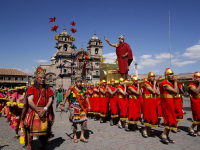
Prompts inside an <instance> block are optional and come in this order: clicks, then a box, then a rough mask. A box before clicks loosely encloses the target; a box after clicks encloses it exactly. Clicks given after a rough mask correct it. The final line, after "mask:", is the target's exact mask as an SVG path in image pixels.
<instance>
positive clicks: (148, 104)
mask: <svg viewBox="0 0 200 150" xmlns="http://www.w3.org/2000/svg"><path fill="white" fill-rule="evenodd" d="M156 93H158V91H157V88H156V80H155V74H154V73H153V72H149V73H148V81H145V82H144V91H143V98H144V101H143V119H144V125H145V128H144V130H143V131H142V134H143V137H144V138H147V137H148V136H153V137H154V136H155V135H153V133H152V132H151V127H154V128H157V127H158V116H157V111H156V107H157V100H156Z"/></svg>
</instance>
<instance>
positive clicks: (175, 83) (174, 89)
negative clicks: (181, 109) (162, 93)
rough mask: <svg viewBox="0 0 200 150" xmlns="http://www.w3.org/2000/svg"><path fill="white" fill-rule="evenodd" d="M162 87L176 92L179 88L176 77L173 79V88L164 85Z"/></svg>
mask: <svg viewBox="0 0 200 150" xmlns="http://www.w3.org/2000/svg"><path fill="white" fill-rule="evenodd" d="M164 88H165V89H166V90H167V91H168V92H170V93H173V94H178V90H179V89H178V85H177V79H176V78H175V79H174V88H172V87H171V86H164Z"/></svg>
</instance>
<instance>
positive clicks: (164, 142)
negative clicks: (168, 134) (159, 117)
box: [160, 136, 169, 144]
mask: <svg viewBox="0 0 200 150" xmlns="http://www.w3.org/2000/svg"><path fill="white" fill-rule="evenodd" d="M160 138H161V142H162V143H163V144H168V143H169V141H168V140H167V138H164V137H162V136H160Z"/></svg>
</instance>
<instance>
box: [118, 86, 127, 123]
mask: <svg viewBox="0 0 200 150" xmlns="http://www.w3.org/2000/svg"><path fill="white" fill-rule="evenodd" d="M117 89H122V91H124V87H123V86H121V85H119V86H118V87H117ZM118 105H119V112H120V120H122V121H125V120H128V113H127V112H128V111H127V109H128V98H127V96H124V95H122V94H121V93H120V92H118Z"/></svg>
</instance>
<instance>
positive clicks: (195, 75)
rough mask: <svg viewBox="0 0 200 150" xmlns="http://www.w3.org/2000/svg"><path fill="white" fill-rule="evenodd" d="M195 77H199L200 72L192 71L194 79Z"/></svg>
mask: <svg viewBox="0 0 200 150" xmlns="http://www.w3.org/2000/svg"><path fill="white" fill-rule="evenodd" d="M197 77H200V73H199V72H198V71H196V72H195V73H194V79H196V78H197Z"/></svg>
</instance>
